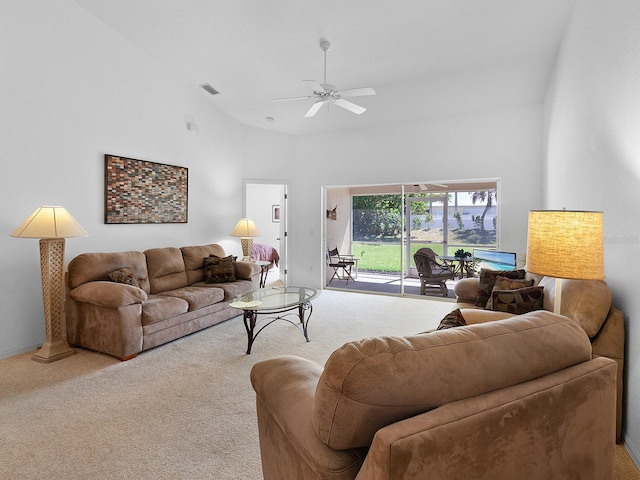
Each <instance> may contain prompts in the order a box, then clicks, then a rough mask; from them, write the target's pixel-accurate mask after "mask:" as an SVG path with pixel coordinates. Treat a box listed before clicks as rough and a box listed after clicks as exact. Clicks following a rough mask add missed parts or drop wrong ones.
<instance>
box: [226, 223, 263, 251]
mask: <svg viewBox="0 0 640 480" xmlns="http://www.w3.org/2000/svg"><path fill="white" fill-rule="evenodd" d="M230 235H231V236H232V237H240V243H241V244H242V254H243V255H244V258H243V260H245V261H248V260H251V250H252V247H253V239H254V237H259V236H260V235H261V234H260V230H258V227H256V224H255V223H254V221H253V220H251V219H250V218H241V219H240V220H239V221H238V223H237V224H236V226H235V228H234V229H233V230H232V231H231V234H230Z"/></svg>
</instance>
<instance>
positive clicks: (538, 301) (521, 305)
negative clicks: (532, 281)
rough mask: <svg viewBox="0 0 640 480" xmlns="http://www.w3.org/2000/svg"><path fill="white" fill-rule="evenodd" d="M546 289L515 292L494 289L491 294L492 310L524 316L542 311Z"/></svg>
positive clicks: (517, 290) (525, 289) (526, 288)
mask: <svg viewBox="0 0 640 480" xmlns="http://www.w3.org/2000/svg"><path fill="white" fill-rule="evenodd" d="M543 297H544V287H540V286H537V287H525V288H518V289H515V290H497V289H495V288H494V289H493V292H492V293H491V303H492V310H496V311H498V312H507V313H513V314H514V315H522V314H523V313H527V312H532V311H534V310H540V309H542V299H543Z"/></svg>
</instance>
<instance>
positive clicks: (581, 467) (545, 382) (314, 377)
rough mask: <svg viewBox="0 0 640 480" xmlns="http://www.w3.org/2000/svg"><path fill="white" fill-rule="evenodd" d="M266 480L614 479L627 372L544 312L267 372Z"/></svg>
mask: <svg viewBox="0 0 640 480" xmlns="http://www.w3.org/2000/svg"><path fill="white" fill-rule="evenodd" d="M251 382H252V384H253V388H254V389H255V391H256V404H257V416H258V430H259V436H260V452H261V457H262V471H263V475H264V479H265V480H282V479H294V478H295V479H305V480H309V479H331V480H342V479H353V478H357V479H363V480H364V479H366V480H376V479H385V480H390V479H424V478H428V479H447V480H449V479H465V480H470V479H480V478H490V479H492V480H514V479H527V480H538V479H540V480H547V479H550V478H553V479H569V478H580V479H581V480H589V479H593V480H596V479H597V480H602V479H605V478H613V468H614V455H615V454H614V451H615V450H614V449H615V401H616V400H615V397H616V363H615V362H614V361H613V360H611V359H608V358H595V359H592V357H591V344H590V342H589V338H588V337H587V335H586V334H585V332H584V330H583V329H582V328H581V327H580V326H579V325H577V324H576V323H575V322H574V321H572V320H570V319H568V318H566V317H564V316H561V315H555V314H553V313H551V312H546V311H537V312H531V313H528V314H525V315H520V316H517V317H514V318H511V319H506V320H500V321H495V322H489V323H482V324H477V325H469V326H463V327H458V328H450V329H447V330H437V331H434V332H431V333H427V334H420V335H415V336H409V337H381V338H369V339H365V340H362V341H358V342H351V343H348V344H346V345H344V346H342V347H341V348H339V349H338V350H336V351H335V352H334V353H333V354H332V355H331V356H330V358H329V359H328V361H327V362H326V365H325V367H324V369H323V368H322V367H321V366H319V365H317V364H315V363H313V362H310V361H308V360H305V359H302V358H299V357H291V356H283V357H276V358H273V359H270V360H266V361H263V362H259V363H257V364H256V365H255V366H254V367H253V369H252V371H251Z"/></svg>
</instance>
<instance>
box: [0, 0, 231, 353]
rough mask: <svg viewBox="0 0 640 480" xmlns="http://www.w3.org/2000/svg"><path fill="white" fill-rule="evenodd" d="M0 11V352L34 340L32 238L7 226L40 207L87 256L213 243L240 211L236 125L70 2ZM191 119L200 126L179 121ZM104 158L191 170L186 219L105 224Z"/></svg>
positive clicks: (37, 323) (38, 305) (39, 322)
mask: <svg viewBox="0 0 640 480" xmlns="http://www.w3.org/2000/svg"><path fill="white" fill-rule="evenodd" d="M9 3H10V4H11V6H10V8H3V9H2V10H3V11H2V14H1V15H0V69H1V70H0V105H1V107H0V136H1V139H0V162H1V165H2V175H0V199H1V203H2V207H3V208H2V209H0V264H1V265H2V272H3V274H2V275H1V276H0V357H6V356H9V355H11V354H14V353H19V352H21V351H26V350H30V349H32V348H33V347H35V346H37V345H40V344H41V343H42V341H43V340H44V326H43V313H42V293H41V284H40V266H39V253H38V241H37V240H27V239H16V238H11V237H9V233H10V232H11V231H12V230H13V229H14V228H15V227H17V226H18V225H19V224H20V223H21V222H22V221H23V220H24V219H25V218H26V217H27V216H28V215H29V214H30V213H31V212H32V211H33V210H35V209H36V207H38V206H39V205H41V204H45V205H46V204H49V205H52V204H53V205H63V206H65V207H66V208H67V209H68V210H69V211H70V212H71V214H72V215H73V216H74V217H75V218H76V219H77V220H78V221H79V222H80V224H81V225H82V226H83V227H84V228H85V229H86V230H87V231H88V232H89V235H90V236H89V237H85V238H73V239H68V240H67V248H66V260H67V261H68V260H70V259H71V258H72V257H74V256H75V255H77V254H79V253H82V252H86V251H93V252H96V251H118V250H143V249H147V248H152V247H160V246H182V245H187V244H190V245H194V244H202V243H208V242H220V243H222V244H223V245H224V247H225V248H226V249H227V250H229V253H234V254H238V255H239V254H241V248H240V244H239V241H237V240H236V239H232V238H231V237H229V232H230V231H231V229H232V228H233V226H234V225H235V222H236V221H237V220H238V218H240V217H241V215H242V211H241V210H242V180H241V179H242V170H241V160H242V153H243V149H242V135H243V128H242V126H241V125H240V124H238V123H237V122H236V121H234V120H233V119H232V118H230V117H229V116H228V115H226V114H224V113H223V112H221V111H219V110H217V109H216V108H215V107H214V106H213V105H212V103H211V102H210V101H208V99H206V95H207V94H206V93H204V92H202V91H201V89H200V88H199V87H197V86H190V85H183V84H181V83H180V82H179V81H178V80H176V78H175V76H174V75H173V72H168V71H166V70H164V69H163V68H162V67H161V66H160V65H158V64H157V63H155V62H154V61H153V60H152V59H151V58H149V57H148V56H146V55H144V54H143V53H142V52H140V51H138V50H137V49H135V48H134V47H133V46H132V45H131V44H129V43H128V42H127V41H125V40H124V39H123V38H122V37H121V36H119V35H118V34H116V33H115V32H113V31H112V30H111V29H109V28H108V27H106V26H105V25H104V24H102V23H101V22H99V21H98V20H96V19H95V17H93V16H92V15H90V14H89V13H87V12H86V11H85V10H84V9H82V8H81V7H79V6H78V5H77V4H76V3H75V2H72V1H68V0H56V1H55V2H51V1H49V0H33V1H29V2H21V1H11V2H9ZM185 114H191V115H193V116H194V117H195V119H196V120H197V122H198V125H199V127H200V132H199V133H191V132H189V131H187V129H186V127H185ZM105 153H113V154H117V155H123V156H129V157H133V158H138V159H143V160H151V161H156V162H161V163H168V164H172V165H181V166H186V167H188V168H189V222H188V223H187V224H174V225H105V224H104V223H103V222H104V160H103V156H104V154H105Z"/></svg>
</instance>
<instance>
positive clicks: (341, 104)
mask: <svg viewBox="0 0 640 480" xmlns="http://www.w3.org/2000/svg"><path fill="white" fill-rule="evenodd" d="M333 103H335V104H336V105H338V106H339V107H342V108H346V109H347V110H349V111H350V112H353V113H355V114H356V115H360V114H361V113H363V112H365V111H366V110H367V109H366V108H364V107H361V106H360V105H356V104H355V103H351V102H349V101H348V100H344V99H343V98H339V99H337V100H336V101H335V102H333Z"/></svg>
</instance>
